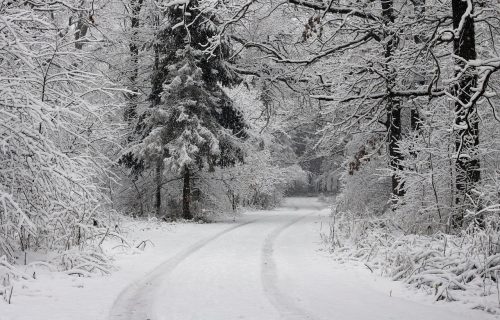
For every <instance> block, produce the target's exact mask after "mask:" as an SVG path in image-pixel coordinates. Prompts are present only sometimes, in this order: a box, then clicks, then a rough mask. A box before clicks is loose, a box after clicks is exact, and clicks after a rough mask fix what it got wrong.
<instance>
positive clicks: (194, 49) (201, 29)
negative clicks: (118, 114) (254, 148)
mask: <svg viewBox="0 0 500 320" xmlns="http://www.w3.org/2000/svg"><path fill="white" fill-rule="evenodd" d="M203 12H205V11H203ZM164 23H165V26H161V27H160V28H159V32H158V36H157V39H156V41H155V45H154V48H155V72H154V75H153V79H152V93H151V97H150V100H151V107H150V108H149V109H148V110H146V111H145V112H144V113H142V114H141V115H140V116H139V122H138V125H137V132H138V133H139V136H140V141H139V142H138V143H137V144H136V145H135V146H134V147H133V149H132V152H131V153H130V154H128V155H127V156H126V157H125V158H126V159H125V158H124V159H125V161H124V162H125V163H127V164H128V165H129V166H134V167H136V169H138V170H142V169H143V166H144V165H149V166H156V167H155V168H156V185H157V191H156V209H157V212H158V213H159V211H160V208H161V185H162V177H163V175H164V172H165V173H166V172H170V173H172V174H176V175H181V176H182V179H183V182H184V183H183V196H182V199H183V200H182V203H183V210H182V211H183V217H184V218H185V219H192V218H193V214H192V210H191V209H190V202H191V200H190V194H191V180H192V177H193V174H194V172H195V171H196V170H200V169H208V170H212V169H213V168H214V166H219V167H224V166H228V165H232V164H234V163H236V162H237V161H241V160H242V159H243V155H242V151H241V149H240V148H239V147H238V143H237V140H238V139H239V138H243V137H244V136H245V132H244V131H245V130H244V127H245V125H244V122H243V118H242V116H241V114H240V112H238V111H237V110H236V109H235V108H234V106H233V104H232V101H231V100H230V99H229V98H228V97H227V95H226V94H225V93H224V92H223V90H222V88H221V86H220V85H226V86H230V85H232V84H235V83H236V82H237V81H238V79H237V78H236V77H235V76H234V74H232V73H231V71H229V69H228V68H226V66H225V63H226V62H225V60H224V59H225V58H226V57H228V55H229V52H230V50H229V49H230V48H229V46H228V44H227V43H222V44H221V45H220V46H219V47H218V48H217V50H216V52H213V53H212V54H211V55H207V54H206V53H205V52H204V51H203V49H204V44H207V43H208V41H209V39H210V38H211V37H213V36H214V35H215V34H216V28H215V22H214V16H213V15H208V14H205V13H202V11H201V10H200V8H199V7H198V2H197V1H191V2H190V3H188V4H182V5H177V6H176V7H173V6H171V7H169V8H168V9H167V14H166V18H165V21H164Z"/></svg>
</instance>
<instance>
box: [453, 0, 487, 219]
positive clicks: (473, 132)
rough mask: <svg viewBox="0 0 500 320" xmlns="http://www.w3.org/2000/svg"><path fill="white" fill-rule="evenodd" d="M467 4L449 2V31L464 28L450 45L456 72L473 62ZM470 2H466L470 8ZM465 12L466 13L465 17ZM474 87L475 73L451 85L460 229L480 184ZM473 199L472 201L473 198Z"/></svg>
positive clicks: (460, 0) (471, 21) (459, 0)
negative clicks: (469, 200) (467, 63)
mask: <svg viewBox="0 0 500 320" xmlns="http://www.w3.org/2000/svg"><path fill="white" fill-rule="evenodd" d="M468 2H469V1H463V0H453V1H452V11H453V28H454V29H458V28H459V27H460V22H461V21H462V18H465V19H464V24H463V26H462V29H461V30H460V32H459V33H458V37H455V39H454V41H453V51H454V53H455V55H456V56H458V57H460V58H462V59H463V60H462V59H456V61H455V63H456V64H457V66H458V67H459V68H463V67H464V65H465V63H466V62H465V61H469V60H475V59H476V57H477V55H476V42H475V31H474V19H473V17H472V15H473V8H469V4H468ZM473 2H474V1H473V0H472V1H470V4H471V6H473ZM468 10H469V11H470V13H467V12H468ZM476 85H477V74H476V72H475V70H468V71H467V73H466V74H464V75H462V77H460V79H459V81H458V83H457V84H456V85H455V88H454V89H455V96H456V98H457V99H458V101H457V102H456V103H455V114H456V116H455V125H456V127H457V128H458V129H457V130H456V131H455V152H456V155H457V159H456V164H455V169H456V176H455V188H456V191H457V192H456V198H455V203H456V204H457V209H458V212H457V213H456V215H455V217H454V219H453V221H452V225H453V226H454V227H460V226H462V223H463V214H464V211H465V208H464V205H465V203H466V201H467V199H468V198H469V196H473V195H472V194H471V189H472V188H473V187H474V185H475V184H477V183H478V182H479V181H480V178H481V176H480V172H479V169H480V163H479V158H478V156H477V146H478V145H479V119H478V115H477V110H476V106H475V105H474V104H472V105H469V102H470V98H471V96H472V94H473V93H474V92H473V88H475V87H476ZM473 198H474V197H473Z"/></svg>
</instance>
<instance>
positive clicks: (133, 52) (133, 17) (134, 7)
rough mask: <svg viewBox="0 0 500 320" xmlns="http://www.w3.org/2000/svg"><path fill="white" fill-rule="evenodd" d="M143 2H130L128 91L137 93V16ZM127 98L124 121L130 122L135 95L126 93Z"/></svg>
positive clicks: (134, 107) (135, 101)
mask: <svg viewBox="0 0 500 320" xmlns="http://www.w3.org/2000/svg"><path fill="white" fill-rule="evenodd" d="M143 1H144V0H130V10H131V12H130V29H131V36H130V43H129V52H130V63H131V65H132V66H131V67H132V70H131V73H130V76H129V90H130V91H132V92H137V91H138V87H137V77H138V75H139V45H138V43H137V42H138V40H139V39H138V32H137V31H138V28H139V25H140V19H139V14H140V13H141V7H142V3H143ZM127 98H128V100H129V102H128V104H127V106H126V108H125V112H124V119H125V121H127V122H131V121H132V120H133V119H134V118H135V117H136V116H137V94H134V93H128V94H127Z"/></svg>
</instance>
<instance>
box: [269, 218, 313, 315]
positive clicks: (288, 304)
mask: <svg viewBox="0 0 500 320" xmlns="http://www.w3.org/2000/svg"><path fill="white" fill-rule="evenodd" d="M307 217H309V215H304V216H300V217H298V218H296V219H293V220H292V221H290V222H288V223H287V224H285V225H283V226H281V227H279V228H277V229H275V230H274V231H273V232H271V233H270V234H269V235H268V236H267V237H266V239H265V240H264V245H263V246H262V268H261V280H262V286H263V287H264V292H265V293H266V296H267V298H268V300H269V301H270V302H271V304H272V305H273V306H274V308H275V309H276V310H277V311H278V313H279V314H280V317H281V319H285V320H295V319H296V320H299V319H300V320H306V319H307V320H317V318H315V317H314V316H312V315H311V314H309V313H308V312H307V311H306V310H303V309H302V308H300V307H298V306H297V303H296V302H295V301H294V300H293V299H292V298H291V297H289V296H288V295H286V294H284V293H283V292H281V290H280V289H279V288H278V284H277V278H278V273H277V270H276V263H275V261H274V258H273V253H274V243H275V242H276V239H277V238H278V236H279V235H280V234H281V233H282V232H283V231H284V230H285V229H287V228H289V227H291V226H292V225H294V224H295V223H297V222H299V221H301V220H302V219H305V218H307Z"/></svg>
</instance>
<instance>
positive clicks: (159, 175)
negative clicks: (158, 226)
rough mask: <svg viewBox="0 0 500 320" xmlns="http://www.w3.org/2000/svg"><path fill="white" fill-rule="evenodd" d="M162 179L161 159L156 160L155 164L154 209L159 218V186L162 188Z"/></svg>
mask: <svg viewBox="0 0 500 320" xmlns="http://www.w3.org/2000/svg"><path fill="white" fill-rule="evenodd" d="M162 177H163V159H158V162H157V163H156V194H155V196H156V202H155V209H156V215H157V216H160V214H161V186H162Z"/></svg>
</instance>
